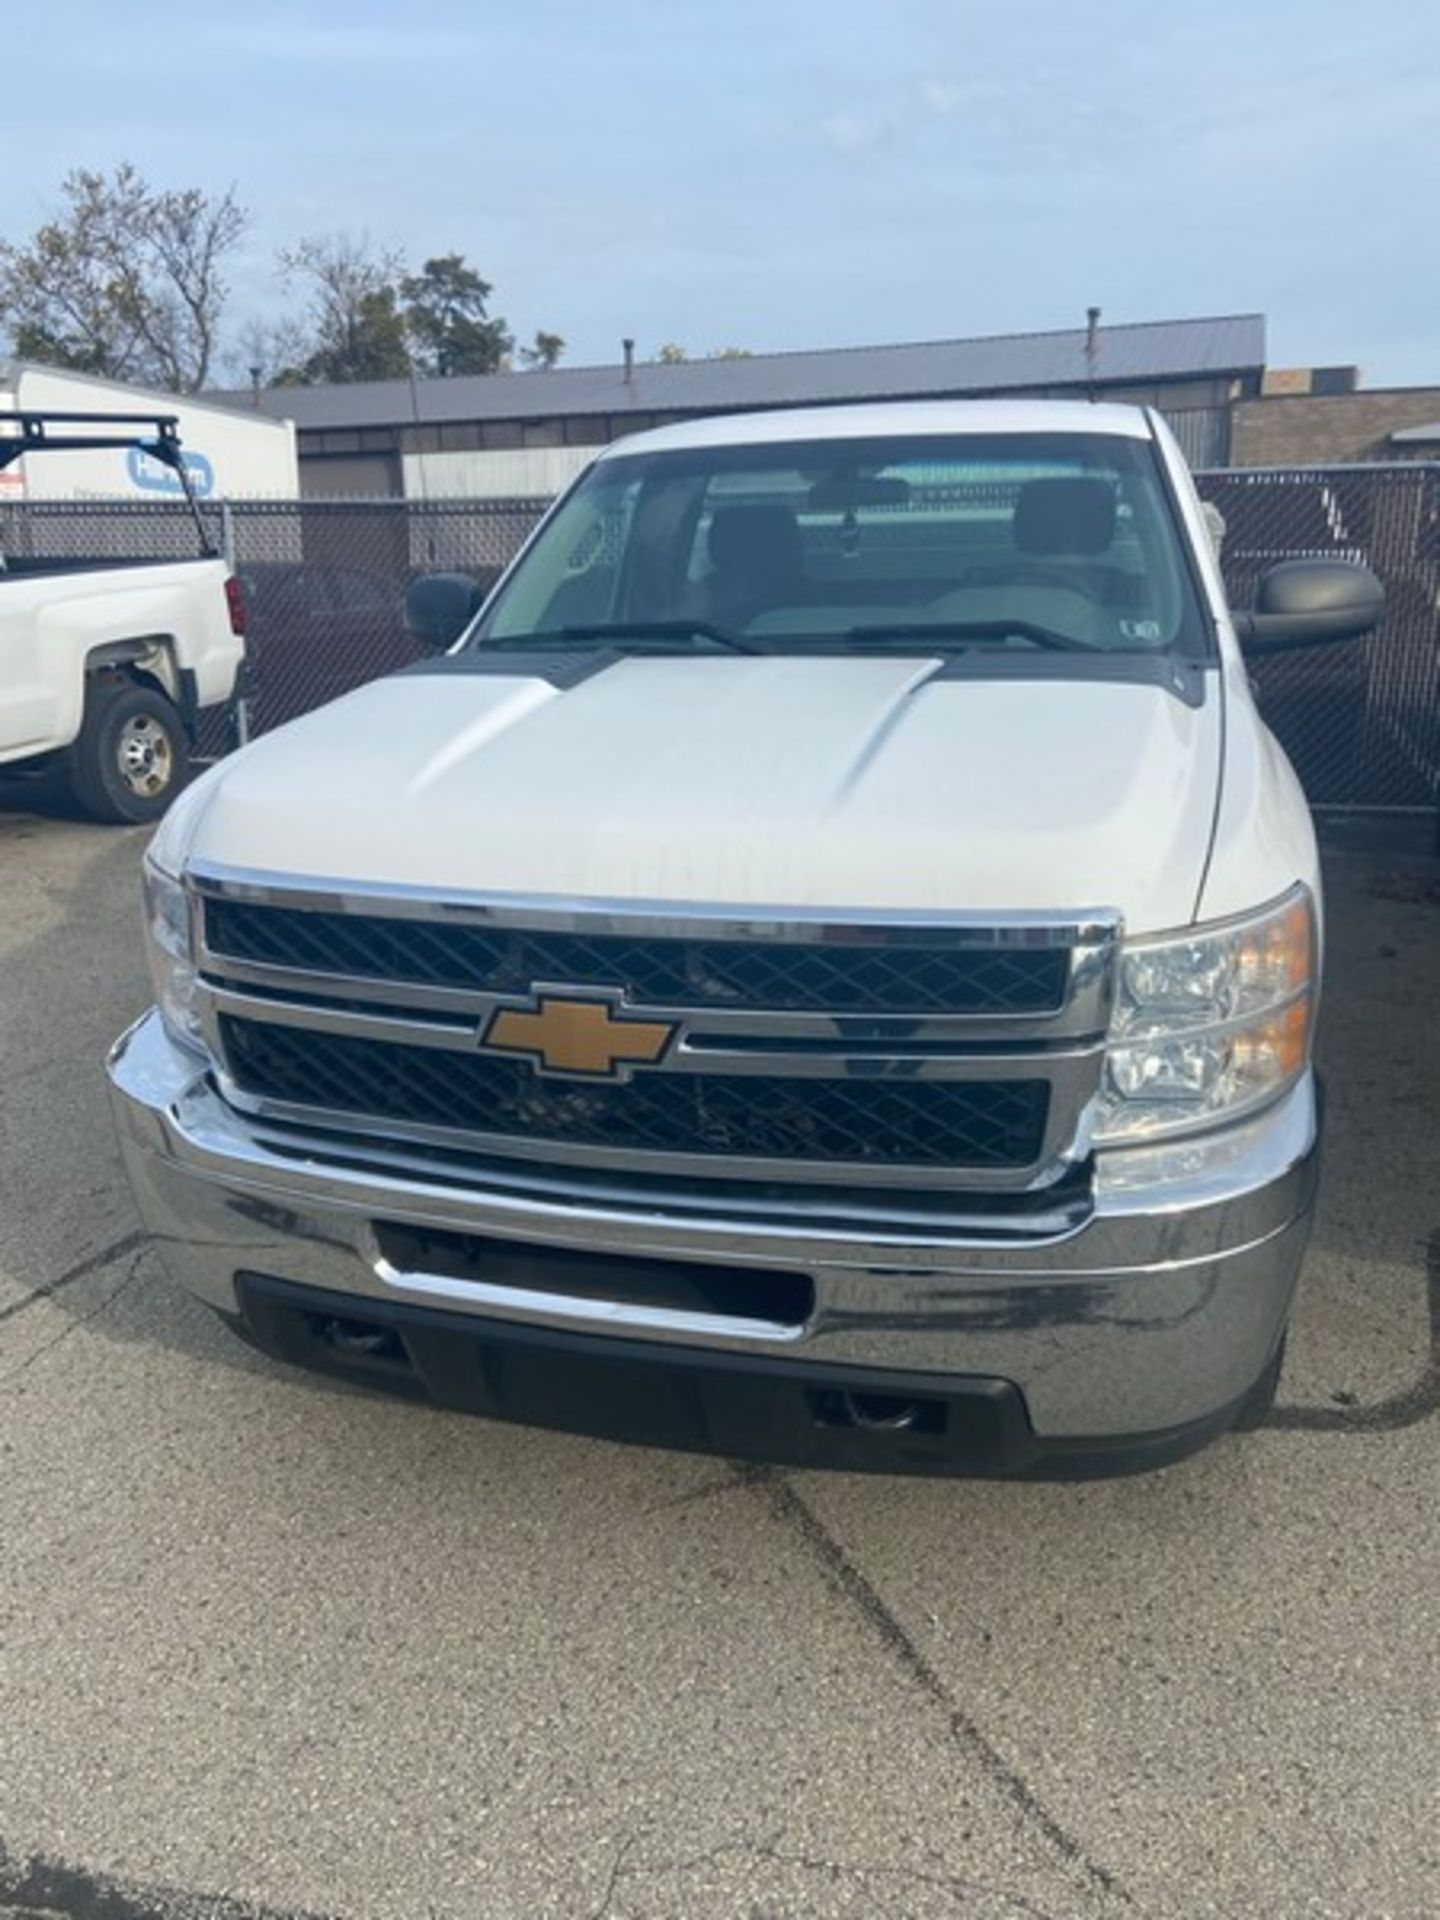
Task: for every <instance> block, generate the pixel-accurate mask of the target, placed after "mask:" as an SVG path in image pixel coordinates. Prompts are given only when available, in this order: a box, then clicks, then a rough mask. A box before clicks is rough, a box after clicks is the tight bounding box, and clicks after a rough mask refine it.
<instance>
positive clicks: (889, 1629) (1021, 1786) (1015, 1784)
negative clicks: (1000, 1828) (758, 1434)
mask: <svg viewBox="0 0 1440 1920" xmlns="http://www.w3.org/2000/svg"><path fill="white" fill-rule="evenodd" d="M749 1484H751V1485H753V1486H755V1487H756V1488H757V1490H758V1491H759V1492H760V1493H761V1494H762V1496H763V1497H764V1499H765V1501H766V1504H767V1505H768V1506H769V1508H770V1510H771V1512H772V1513H773V1514H774V1515H775V1517H776V1519H778V1520H779V1521H780V1522H781V1523H782V1525H784V1526H785V1527H787V1528H788V1529H789V1531H790V1532H792V1533H793V1534H795V1535H796V1536H797V1537H798V1538H799V1539H800V1541H801V1542H802V1543H803V1544H804V1545H805V1546H806V1547H807V1548H808V1549H809V1550H810V1552H811V1554H812V1556H813V1557H814V1558H815V1559H816V1560H817V1561H818V1562H819V1563H820V1566H821V1568H822V1570H823V1571H824V1573H825V1574H826V1575H827V1577H828V1578H829V1580H830V1581H831V1583H832V1585H833V1586H834V1587H835V1588H836V1590H837V1591H838V1592H840V1593H841V1594H842V1595H843V1596H844V1597H845V1598H846V1599H847V1600H849V1601H850V1603H851V1605H852V1606H853V1607H854V1608H855V1609H856V1611H857V1612H858V1613H859V1614H860V1616H861V1617H862V1619H863V1620H864V1621H865V1623H866V1624H867V1625H868V1626H869V1627H870V1628H871V1629H872V1630H873V1631H874V1632H875V1633H876V1634H877V1635H878V1636H879V1638H880V1639H881V1641H882V1642H883V1643H884V1645H885V1646H886V1647H887V1648H888V1649H889V1650H890V1652H891V1653H893V1654H894V1655H895V1657H896V1659H897V1661H898V1662H899V1664H900V1665H901V1667H902V1668H903V1669H904V1670H905V1672H906V1674H907V1675H908V1677H909V1678H910V1680H911V1681H912V1682H913V1683H914V1685H915V1686H916V1687H918V1688H919V1690H920V1691H921V1692H922V1693H923V1694H924V1695H925V1696H926V1697H927V1698H928V1699H929V1700H930V1702H931V1703H932V1704H933V1705H934V1706H937V1707H939V1708H940V1710H941V1712H942V1713H943V1714H944V1715H945V1718H946V1721H947V1723H948V1725H949V1728H950V1735H951V1738H952V1739H953V1740H954V1741H955V1743H956V1745H957V1746H959V1747H961V1748H963V1749H964V1751H965V1752H966V1753H968V1754H969V1755H970V1756H971V1758H972V1759H975V1760H977V1761H978V1762H979V1763H980V1766H981V1768H982V1769H983V1771H984V1772H985V1773H986V1775H987V1776H988V1777H989V1779H990V1781H991V1782H992V1784H993V1785H994V1786H996V1787H998V1788H999V1790H1000V1791H1001V1792H1002V1793H1003V1794H1004V1796H1005V1797H1006V1799H1008V1800H1009V1801H1011V1803H1012V1804H1013V1805H1014V1806H1015V1807H1016V1809H1017V1810H1018V1811H1019V1812H1020V1814H1021V1815H1022V1816H1023V1817H1024V1818H1025V1820H1027V1821H1028V1822H1029V1824H1030V1825H1031V1826H1032V1827H1034V1828H1035V1829H1036V1831H1037V1832H1039V1833H1040V1834H1041V1835H1043V1837H1044V1838H1045V1839H1046V1840H1047V1841H1048V1842H1049V1844H1050V1845H1051V1846H1052V1847H1053V1848H1054V1849H1055V1851H1056V1852H1057V1853H1058V1854H1060V1856H1061V1858H1062V1859H1064V1860H1065V1861H1067V1862H1068V1863H1069V1864H1070V1865H1071V1866H1074V1867H1076V1868H1078V1869H1079V1871H1080V1872H1081V1873H1082V1874H1083V1875H1084V1877H1085V1879H1086V1880H1088V1881H1089V1883H1090V1884H1091V1886H1092V1887H1094V1888H1095V1889H1097V1890H1098V1891H1100V1892H1102V1893H1106V1894H1109V1895H1111V1896H1112V1897H1114V1898H1115V1899H1118V1900H1121V1901H1123V1902H1124V1903H1125V1905H1127V1906H1134V1904H1135V1902H1134V1899H1133V1897H1132V1895H1131V1894H1130V1893H1129V1892H1128V1891H1127V1889H1126V1888H1125V1887H1124V1886H1123V1885H1122V1884H1121V1883H1120V1881H1119V1879H1118V1878H1117V1876H1116V1875H1115V1874H1114V1873H1113V1872H1112V1871H1111V1870H1110V1868H1109V1867H1107V1866H1104V1865H1103V1864H1102V1863H1101V1862H1100V1861H1098V1860H1096V1859H1094V1858H1093V1857H1092V1856H1091V1855H1090V1854H1089V1853H1088V1852H1087V1850H1086V1848H1085V1846H1084V1844H1083V1842H1082V1841H1081V1840H1079V1839H1078V1838H1077V1837H1076V1835H1075V1834H1073V1833H1071V1832H1070V1830H1069V1828H1068V1827H1065V1826H1064V1825H1062V1824H1061V1822H1060V1821H1059V1820H1058V1819H1057V1818H1056V1816H1055V1815H1054V1814H1053V1813H1051V1811H1050V1809H1049V1808H1048V1807H1047V1806H1046V1805H1045V1803H1044V1801H1043V1800H1041V1799H1040V1797H1039V1795H1038V1794H1037V1793H1036V1792H1035V1790H1034V1789H1033V1787H1031V1786H1030V1784H1029V1782H1028V1781H1027V1780H1026V1779H1025V1778H1024V1776H1023V1775H1022V1774H1020V1773H1019V1772H1018V1771H1017V1770H1016V1768H1015V1767H1013V1766H1012V1765H1011V1763H1010V1762H1009V1761H1008V1760H1007V1759H1006V1758H1005V1756H1004V1755H1003V1754H1002V1753H1001V1752H1000V1750H999V1749H998V1748H997V1747H996V1746H995V1745H994V1744H993V1743H992V1742H991V1741H990V1740H989V1738H988V1737H987V1736H986V1735H985V1734H984V1733H983V1732H982V1731H981V1729H980V1727H979V1726H978V1725H977V1724H976V1722H975V1721H974V1720H973V1719H972V1718H971V1717H970V1715H969V1714H968V1713H967V1712H966V1711H965V1709H964V1707H963V1706H961V1704H960V1702H959V1701H958V1700H956V1699H955V1698H954V1696H953V1695H952V1694H951V1692H950V1690H949V1688H948V1687H947V1686H946V1685H945V1682H944V1681H943V1680H942V1679H941V1678H940V1675H939V1674H938V1673H937V1672H936V1670H935V1668H934V1667H933V1666H931V1664H930V1662H929V1661H928V1660H927V1659H926V1657H925V1655H924V1654H923V1653H922V1652H921V1650H920V1648H919V1647H918V1646H917V1645H916V1643H915V1641H914V1640H913V1639H912V1638H911V1636H910V1634H909V1632H908V1631H907V1629H906V1628H905V1627H904V1626H903V1625H902V1623H901V1621H900V1620H899V1618H898V1616H897V1615H896V1614H894V1613H893V1612H892V1611H891V1610H890V1608H889V1607H888V1606H887V1605H886V1604H885V1602H884V1601H883V1600H882V1599H881V1597H880V1595H879V1593H878V1592H877V1591H876V1589H875V1588H874V1587H873V1586H872V1585H871V1583H870V1581H869V1580H868V1579H867V1578H866V1577H865V1575H864V1574H863V1573H862V1572H861V1571H860V1569H859V1568H858V1567H857V1566H856V1565H855V1563H854V1562H853V1561H852V1560H851V1558H850V1556H849V1555H848V1554H847V1553H846V1551H845V1549H844V1547H842V1546H841V1544H840V1542H839V1541H838V1540H837V1539H836V1538H835V1536H834V1534H832V1533H831V1532H830V1529H829V1528H828V1527H827V1526H826V1525H825V1523H824V1521H823V1520H821V1519H820V1517H819V1515H818V1514H816V1512H815V1511H814V1509H813V1508H812V1507H811V1506H809V1504H808V1503H807V1502H806V1501H805V1500H804V1499H803V1498H802V1496H801V1495H800V1494H799V1493H797V1492H796V1491H795V1489H794V1487H793V1486H791V1485H790V1483H789V1482H788V1481H787V1480H785V1479H784V1478H783V1477H782V1476H780V1475H779V1474H776V1473H773V1472H772V1473H769V1474H763V1475H760V1476H756V1477H754V1478H752V1479H751V1480H750V1482H749Z"/></svg>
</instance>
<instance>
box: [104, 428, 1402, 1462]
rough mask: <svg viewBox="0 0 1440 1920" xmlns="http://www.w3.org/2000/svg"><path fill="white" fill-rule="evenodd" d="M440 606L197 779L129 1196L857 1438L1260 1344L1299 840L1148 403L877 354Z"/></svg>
mask: <svg viewBox="0 0 1440 1920" xmlns="http://www.w3.org/2000/svg"><path fill="white" fill-rule="evenodd" d="M472 591H473V589H472V586H471V583H469V582H467V581H465V580H462V579H460V578H458V577H453V576H452V577H442V578H439V579H436V580H433V581H425V582H421V583H419V584H418V585H417V587H416V588H415V589H414V590H413V592H412V603H411V614H412V624H413V626H414V627H415V628H416V629H417V630H418V631H420V632H422V633H424V634H426V635H427V636H428V637H429V638H430V639H431V640H432V641H433V642H434V643H436V644H437V645H448V644H450V643H451V642H452V641H453V642H457V643H458V644H455V645H454V648H453V651H450V652H448V653H445V654H443V655H441V656H440V657H438V658H436V659H434V660H431V661H425V662H422V663H420V665H419V666H418V667H416V668H412V669H411V670H409V671H407V672H406V673H403V674H401V675H399V676H397V677H395V678H393V679H390V680H388V681H385V682H382V683H380V684H379V685H376V686H372V687H368V688H364V689H361V690H360V691H358V692H356V693H353V694H350V695H348V696H347V697H346V698H345V699H343V700H340V701H337V702H336V703H335V704H334V705H333V706H331V707H329V708H327V709H324V710H323V711H321V712H319V713H315V714H312V715H310V716H308V717H307V718H305V719H303V720H300V721H297V722H296V723H295V724H294V725H292V726H289V727H284V728H281V729H280V730H279V731H278V732H276V733H274V734H271V735H269V736H267V737H266V738H265V739H263V740H261V741H259V742H258V743H256V744H255V745H254V746H252V747H250V748H248V749H247V750H246V751H245V752H243V753H241V754H240V755H238V756H237V757H235V758H234V759H233V760H231V761H229V762H227V763H225V764H223V765H222V766H221V767H219V768H218V769H217V770H216V771H214V772H213V773H211V774H209V775H207V776H205V777H204V778H203V779H202V780H201V781H200V782H198V783H197V784H196V785H195V786H194V787H193V788H192V789H191V791H190V792H189V793H188V794H187V795H185V796H183V797H182V799H181V800H180V802H179V803H178V805H177V806H176V808H175V809H174V810H173V811H172V812H171V814H170V816H169V818H168V819H167V821H166V822H165V824H164V826H163V828H162V829H161V831H160V833H159V835H158V836H157V838H156V840H155V842H154V844H153V845H152V847H151V850H150V854H149V859H148V864H147V876H146V888H147V897H148V914H149V926H150V947H151V959H152V964H153V970H154V976H155V985H156V999H157V1010H156V1011H154V1012H152V1013H151V1014H149V1015H148V1016H147V1017H146V1018H145V1019H144V1020H142V1021H141V1022H140V1024H139V1025H138V1026H137V1027H135V1028H134V1029H133V1030H132V1031H131V1032H130V1033H129V1034H127V1035H126V1036H125V1038H124V1039H123V1040H122V1041H121V1042H120V1043H119V1045H118V1047H117V1048H116V1050H115V1052H114V1054H113V1056H112V1060H111V1067H110V1071H111V1080H112V1087H113V1093H114V1104H115V1109H116V1115H117V1119H118V1121H119V1126H120V1131H121V1137H122V1141H123V1145H124V1150H125V1154H126V1158H127V1162H128V1166H129V1170H130V1175H131V1179H132V1181H133V1183H134V1187H135V1191H136V1194H137V1196H138V1199H139V1202H140V1206H141V1209H142V1212H143V1214H144V1217H145V1219H146V1220H147V1221H148V1222H149V1224H150V1227H151V1229H152V1231H153V1233H154V1235H155V1238H156V1242H157V1244H158V1246H159V1248H160V1249H161V1251H162V1252H163V1254H164V1256H165V1258H166V1260H167V1261H168V1263H169V1265H170V1267H171V1268H172V1270H173V1271H174V1273H175V1274H176V1275H177V1277H178V1278H179V1279H180V1280H181V1281H182V1282H183V1283H184V1284H186V1285H187V1286H189V1287H191V1288H192V1289H194V1291H195V1292H196V1293H198V1294H199V1295H200V1296H201V1297H202V1298H203V1299H205V1300H206V1301H208V1302H209V1303H210V1304H211V1305H212V1306H214V1307H215V1308H216V1309H217V1310H218V1311H219V1312H220V1313H221V1314H222V1315H224V1317H225V1318H226V1319H227V1320H228V1321H229V1322H230V1323H231V1324H232V1325H234V1326H235V1327H236V1328H237V1329H238V1330H239V1331H240V1332H241V1333H243V1334H244V1336H245V1337H246V1338H248V1339H249V1340H251V1341H253V1342H255V1343H256V1344H258V1345H260V1346H261V1347H263V1348H265V1349H267V1350H268V1351H270V1352H272V1353H275V1354H279V1355H281V1356H283V1357H285V1358H288V1359H291V1360H296V1361H300V1362H302V1363H304V1364H307V1365H312V1366H316V1367H319V1368H323V1369H325V1370H328V1371H330V1372H332V1373H336V1374H341V1375H344V1376H346V1377H349V1378H351V1379H355V1380H367V1381H371V1382H373V1383H375V1384H377V1385H390V1386H394V1387H397V1388H401V1389H405V1390H409V1391H412V1392H414V1391H425V1392H428V1393H429V1394H431V1395H433V1396H434V1397H436V1398H437V1399H439V1400H441V1401H442V1402H444V1403H446V1404H450V1405H456V1406H466V1407H472V1408H476V1409H479V1410H481V1411H484V1412H489V1413H493V1414H497V1415H502V1416H508V1417H515V1418H520V1419H530V1420H536V1421H546V1422H551V1423H555V1424H559V1425H563V1426H569V1427H575V1428H580V1429H586V1430H593V1431H599V1432H608V1433H615V1434H619V1435H623V1436H625V1437H628V1438H631V1439H641V1440H650V1441H662V1442H670V1443H672V1444H678V1445H682V1446H703V1447H712V1448H716V1449H720V1450H722V1451H724V1452H726V1453H729V1454H732V1455H737V1456H738V1455H750V1456H758V1457H761V1458H766V1459H786V1460H799V1461H806V1462H812V1463H824V1462H828V1463H836V1464H844V1465H848V1466H854V1467H879V1468H892V1469H898V1468H906V1469H916V1470H927V1471H942V1472H945V1471H956V1470H965V1471H982V1472H996V1473H1016V1474H1031V1473H1077V1472H1090V1471H1095V1470H1103V1469H1109V1468H1117V1467H1133V1466H1136V1465H1153V1464H1157V1463H1159V1462H1161V1461H1164V1460H1167V1459H1170V1458H1173V1457H1175V1456H1176V1455H1177V1454H1179V1453H1182V1452H1184V1451H1186V1450H1187V1449H1188V1448H1191V1447H1194V1446H1196V1445H1198V1444H1199V1443H1200V1442H1201V1441H1203V1440H1205V1439H1207V1438H1208V1437H1210V1436H1211V1435H1213V1434H1215V1433H1217V1432H1219V1431H1221V1430H1222V1429H1223V1428H1225V1427H1227V1426H1234V1425H1237V1424H1238V1425H1247V1424H1253V1423H1254V1422H1256V1421H1257V1420H1258V1419H1259V1418H1261V1417H1262V1416H1263V1414H1264V1411H1265V1409H1266V1408H1267V1407H1268V1406H1269V1404H1270V1400H1271V1396H1272V1395H1273V1393H1274V1391H1275V1382H1276V1379H1277V1377H1278V1374H1279V1370H1280V1365H1281V1356H1282V1354H1283V1350H1284V1339H1285V1328H1286V1323H1287V1319H1288V1316H1289V1312H1290V1304H1291V1296H1292V1291H1293V1288H1294V1284H1295V1279H1296V1275H1297V1273H1298V1270H1299V1267H1300V1262H1301V1258H1302V1255H1303V1252H1304V1248H1305V1243H1306V1238H1307V1235H1308V1232H1309V1226H1310V1217H1311V1209H1312V1202H1313V1195H1314V1188H1315V1180H1316V1173H1317V1145H1318V1127H1319V1108H1318V1100H1317V1093H1316V1086H1315V1081H1314V1078H1313V1075H1312V1072H1311V1066H1310V1050H1311V1040H1312V1034H1313V1028H1314V1021H1315V1013H1316V1007H1317V1004H1318V995H1319V983H1320V951H1321V918H1320V893H1319V872H1318V864H1317V860H1316V850H1315V841H1314V837H1313V834H1312V831H1311V826H1310V819H1309V815H1308V812H1307V810H1306V806H1305V801H1304V798H1303V796H1302V795H1301V792H1300V789H1299V787H1298V785H1297V783H1296V780H1295V777H1294V775H1293V773H1292V772H1291V770H1290V768H1289V766H1288V765H1287V763H1286V761H1285V759H1284V757H1283V755H1282V754H1281V752H1280V750H1279V748H1278V747H1277V745H1276V743H1275V741H1274V740H1273V739H1272V737H1271V736H1270V734H1269V733H1268V732H1267V731H1266V729H1265V727H1264V726H1263V725H1262V723H1261V721H1260V719H1259V717H1258V715H1257V713H1256V710H1255V706H1254V703H1253V700H1252V698H1251V693H1250V688H1249V683H1248V679H1247V676H1246V670H1245V661H1244V657H1243V653H1242V648H1244V647H1249V648H1255V649H1266V648H1274V647H1278V646H1282V645H1285V646H1293V645H1300V644H1314V643H1316V642H1318V641H1321V640H1337V639H1341V638H1344V637H1345V636H1347V635H1351V634H1355V633H1359V632H1362V631H1365V630H1367V629H1369V628H1370V627H1371V626H1373V625H1374V623H1375V621H1376V620H1377V618H1378V617H1379V614H1380V609H1381V594H1380V589H1379V586H1378V583H1377V582H1376V581H1375V579H1374V578H1373V576H1372V575H1370V574H1369V573H1368V572H1367V571H1366V570H1365V569H1364V568H1360V567H1354V566H1348V565H1342V564H1339V563H1336V562H1333V561H1301V562H1290V563H1285V564H1282V565H1280V566H1278V567H1275V568H1274V569H1272V570H1271V571H1270V572H1269V573H1268V574H1267V575H1266V576H1265V577H1264V579H1263V580H1262V582H1261V584H1260V588H1259V593H1258V598H1257V603H1256V606H1255V608H1254V610H1253V611H1246V612H1233V613H1232V611H1231V609H1230V608H1229V607H1228V606H1227V604H1226V600H1225V594H1224V589H1223V586H1222V583H1221V579H1220V575H1219V572H1218V570H1217V567H1216V564H1215V558H1214V554H1213V550H1212V545H1211V541H1210V538H1209V535H1208V532H1207V527H1206V523H1205V520H1204V517H1203V514H1202V510H1201V506H1200V502H1199V500H1198V499H1197V497H1196V494H1195V489H1194V486H1193V485H1192V483H1191V479H1190V476H1189V474H1188V472H1187V471H1186V468H1185V465H1184V462H1183V460H1182V459H1181V457H1180V454H1179V452H1178V450H1177V448H1176V446H1175V443H1174V441H1173V440H1172V439H1171V437H1170V435H1169V434H1168V432H1167V431H1166V429H1165V427H1164V425H1163V423H1162V422H1161V421H1160V419H1159V418H1158V416H1156V415H1155V414H1153V413H1151V412H1148V411H1142V410H1139V409H1132V408H1119V407H1106V406H1093V407H1087V406H1084V405H1076V404H1065V403H1054V402H1047V403H1018V402H1016V403H993V404H974V405H936V406H914V407H900V406H897V407H884V408H849V409H847V408H836V409H833V410H827V411H825V412H820V413H801V414H785V413H777V414H771V415H766V416H759V417H755V418H747V419H730V420H714V421H709V422H704V423H700V424H695V425H689V426H681V427H672V428H667V429H663V430H661V431H659V432H656V433H652V434H646V435H642V436H640V437H638V438H636V439H633V440H629V441H624V442H621V443H619V444H618V445H616V446H615V447H613V448H611V449H609V450H607V451H606V452H605V453H604V454H603V455H602V456H601V457H600V458H599V459H598V460H597V461H596V462H595V464H594V465H593V466H592V467H591V468H590V469H589V471H588V472H587V473H586V474H585V475H584V476H583V478H582V479H581V480H580V481H579V482H578V483H577V485H576V486H575V487H574V488H573V489H572V491H571V492H570V493H569V494H568V495H567V496H566V497H565V498H564V499H562V500H561V501H560V502H559V503H558V504H557V505H556V507H555V508H554V510H553V511H552V513H551V514H550V516H549V517H548V519H547V520H546V521H545V522H544V523H543V524H542V526H541V528H540V529H539V531H538V532H537V533H536V534H535V536H534V537H533V539H532V541H531V543H530V545H529V546H528V547H527V548H526V550H525V551H524V553H523V554H522V555H521V556H520V558H519V560H518V561H517V562H516V563H515V565H514V566H513V568H512V569H511V570H510V572H509V573H508V574H507V575H506V577H505V578H504V579H503V580H502V581H501V583H500V585H499V587H498V588H497V589H496V591H495V592H494V593H493V594H492V595H491V597H490V599H489V600H488V602H487V603H486V605H485V607H484V608H483V610H481V612H480V613H479V615H478V617H476V618H473V619H472V618H471V598H472Z"/></svg>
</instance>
